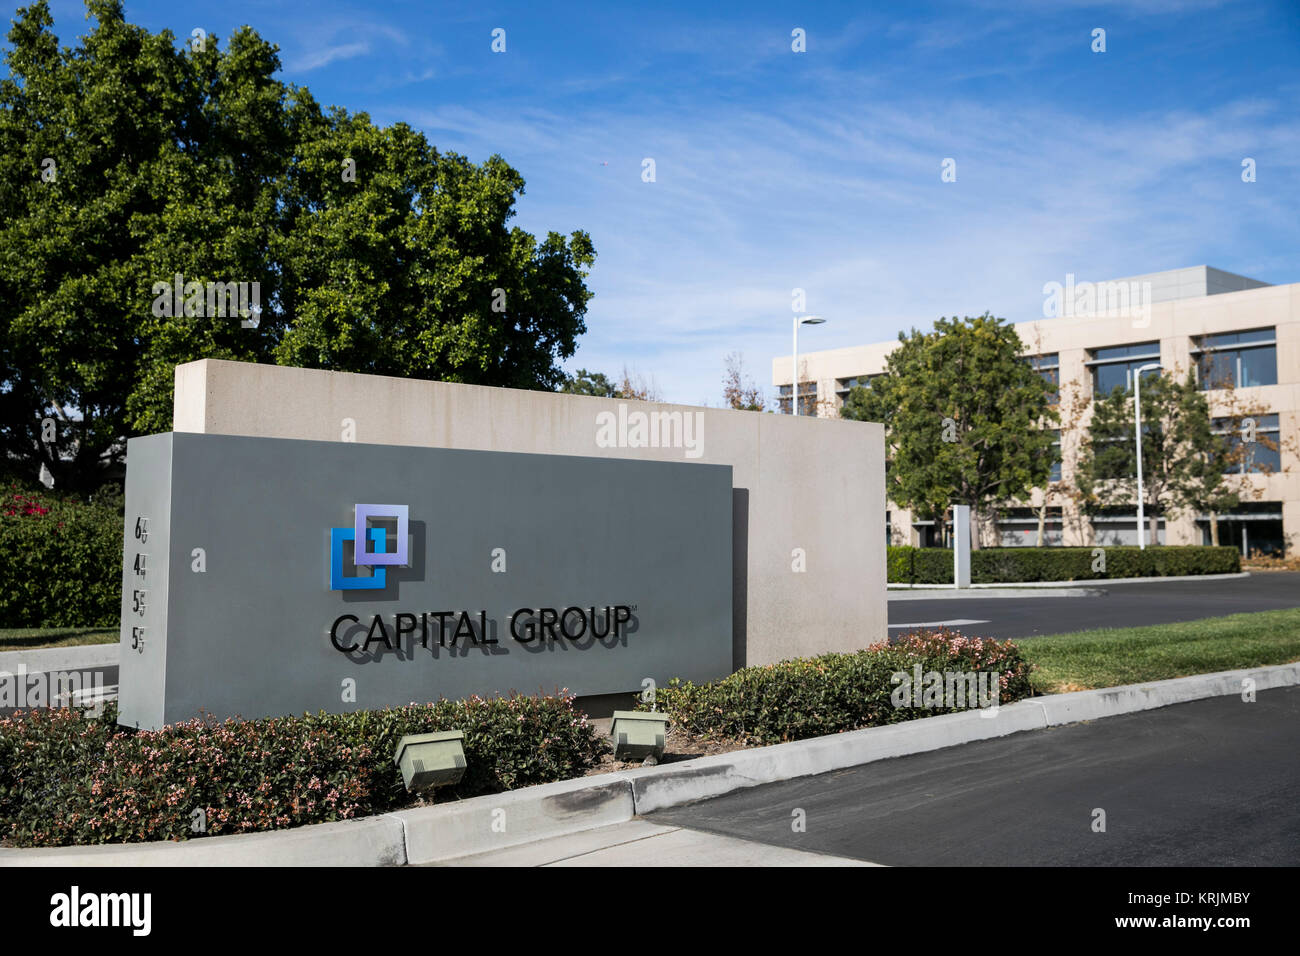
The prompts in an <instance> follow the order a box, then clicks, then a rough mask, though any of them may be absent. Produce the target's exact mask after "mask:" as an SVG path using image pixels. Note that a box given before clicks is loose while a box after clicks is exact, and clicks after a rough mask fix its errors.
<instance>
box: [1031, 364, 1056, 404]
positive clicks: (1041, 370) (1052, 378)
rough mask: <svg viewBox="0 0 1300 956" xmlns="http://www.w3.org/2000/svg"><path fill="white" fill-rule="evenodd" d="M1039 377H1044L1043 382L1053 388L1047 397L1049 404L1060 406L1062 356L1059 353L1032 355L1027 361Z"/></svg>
mask: <svg viewBox="0 0 1300 956" xmlns="http://www.w3.org/2000/svg"><path fill="white" fill-rule="evenodd" d="M1025 361H1026V362H1028V363H1029V365H1030V367H1031V368H1033V370H1034V371H1036V372H1037V373H1038V374H1039V375H1041V376H1043V381H1045V382H1046V383H1047V384H1048V385H1050V386H1052V394H1051V395H1049V396H1048V397H1047V400H1048V402H1050V403H1051V404H1053V405H1058V404H1060V401H1061V356H1060V353H1059V352H1052V353H1050V354H1048V355H1030V356H1029V357H1027V358H1026V359H1025Z"/></svg>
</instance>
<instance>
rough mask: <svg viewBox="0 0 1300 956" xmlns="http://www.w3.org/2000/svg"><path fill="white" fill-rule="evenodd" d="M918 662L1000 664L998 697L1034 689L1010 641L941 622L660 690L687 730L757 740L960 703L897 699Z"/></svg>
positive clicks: (968, 668)
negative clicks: (898, 636)
mask: <svg viewBox="0 0 1300 956" xmlns="http://www.w3.org/2000/svg"><path fill="white" fill-rule="evenodd" d="M916 664H919V665H921V670H922V672H923V673H924V672H929V671H939V672H941V673H942V672H947V671H958V672H964V673H969V672H976V671H989V672H992V671H996V672H998V674H999V678H998V683H999V685H1000V694H999V702H1000V703H1004V704H1008V703H1011V702H1012V701H1016V700H1020V699H1021V698H1023V697H1028V696H1029V695H1030V693H1031V690H1030V686H1029V671H1030V666H1031V665H1030V664H1029V662H1028V661H1026V660H1025V658H1024V657H1023V655H1022V654H1021V652H1020V648H1019V647H1017V646H1016V645H1015V644H1013V643H1012V642H1011V641H1001V642H999V641H994V640H990V639H987V638H979V637H965V636H963V635H962V634H961V633H960V632H958V631H951V630H948V629H946V628H940V629H938V630H935V631H918V632H915V633H913V634H910V635H908V636H907V637H906V638H904V639H903V640H901V641H900V642H899V643H897V644H892V645H891V644H884V643H881V644H873V645H872V646H871V647H868V648H866V649H865V650H861V651H857V652H855V653H851V654H824V655H822V656H821V657H807V658H797V659H795V660H789V661H782V662H781V663H779V664H768V665H765V666H758V667H746V668H745V669H743V670H740V671H737V672H736V673H734V674H732V675H731V676H729V677H724V678H723V679H722V680H719V681H713V682H711V683H708V684H694V683H691V682H689V681H679V680H672V681H670V682H669V683H668V685H667V686H666V687H661V688H659V689H658V691H657V692H656V698H657V699H656V707H657V708H658V709H659V710H662V711H666V712H667V713H668V715H669V717H670V719H671V720H672V722H673V723H674V725H676V726H678V727H680V728H682V729H684V730H686V731H687V732H689V733H692V734H695V735H698V736H703V737H733V738H738V739H742V740H746V741H748V742H750V743H756V744H771V743H778V742H780V741H784V740H801V739H803V738H805V737H817V736H820V735H823V734H834V733H840V732H842V731H845V730H856V729H858V728H861V727H874V726H878V725H881V724H890V723H896V722H898V721H903V720H911V719H913V718H916V717H933V716H935V715H936V714H943V713H951V712H952V711H954V710H956V709H957V708H944V707H933V706H931V707H912V706H903V707H896V706H895V704H894V701H893V699H892V697H891V695H892V694H893V691H894V689H895V688H896V687H897V686H898V684H897V683H896V682H894V681H893V679H892V678H893V675H894V674H895V673H897V672H899V671H903V672H905V673H907V674H909V675H910V674H912V673H914V671H913V667H914V665H916ZM640 706H641V707H642V709H648V707H649V705H645V704H643V705H640Z"/></svg>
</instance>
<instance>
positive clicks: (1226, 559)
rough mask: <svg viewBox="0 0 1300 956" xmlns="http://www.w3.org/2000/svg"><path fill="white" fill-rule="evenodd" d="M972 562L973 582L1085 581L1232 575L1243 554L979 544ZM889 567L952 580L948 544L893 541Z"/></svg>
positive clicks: (907, 578) (893, 578) (932, 580)
mask: <svg viewBox="0 0 1300 956" xmlns="http://www.w3.org/2000/svg"><path fill="white" fill-rule="evenodd" d="M1103 562H1104V563H1103ZM970 565H971V569H970V576H971V581H972V582H973V583H975V584H1009V583H1013V582H1016V581H1086V580H1100V579H1105V578H1146V577H1176V576H1179V575H1185V574H1235V573H1236V572H1238V571H1240V570H1241V554H1240V553H1239V552H1238V551H1237V549H1236V548H1232V547H1217V548H1215V547H1203V546H1200V545H1178V546H1167V545H1162V546H1160V547H1152V548H1147V549H1146V550H1145V551H1143V550H1140V549H1138V548H1133V547H1101V546H1098V547H1095V548H1057V547H1053V548H981V549H979V550H977V551H972V552H971V556H970ZM887 569H888V574H889V583H891V584H951V583H952V552H951V551H950V550H948V549H947V548H913V547H894V546H891V547H889V549H888V557H887Z"/></svg>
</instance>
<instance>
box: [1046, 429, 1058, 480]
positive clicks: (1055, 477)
mask: <svg viewBox="0 0 1300 956" xmlns="http://www.w3.org/2000/svg"><path fill="white" fill-rule="evenodd" d="M1052 434H1053V435H1054V436H1056V440H1055V441H1054V442H1052V453H1053V455H1054V456H1055V457H1054V458H1053V460H1052V474H1051V476H1050V477H1049V478H1048V479H1047V480H1048V481H1060V480H1061V430H1060V429H1059V428H1053V429H1052Z"/></svg>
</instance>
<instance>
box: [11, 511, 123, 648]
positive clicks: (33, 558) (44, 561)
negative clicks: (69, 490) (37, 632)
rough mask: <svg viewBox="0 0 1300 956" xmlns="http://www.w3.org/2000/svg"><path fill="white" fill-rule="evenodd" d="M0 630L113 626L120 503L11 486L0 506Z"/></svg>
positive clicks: (118, 600)
mask: <svg viewBox="0 0 1300 956" xmlns="http://www.w3.org/2000/svg"><path fill="white" fill-rule="evenodd" d="M0 555H3V560H0V626H3V627H101V626H105V627H112V626H115V625H116V624H117V621H118V616H119V615H120V613H121V606H122V498H121V494H120V492H116V491H114V492H112V493H109V492H108V491H105V492H104V493H103V494H99V495H96V496H95V500H94V502H93V503H91V504H85V503H82V502H79V501H77V500H75V499H66V500H61V499H59V498H55V497H51V496H49V495H47V494H45V493H44V492H43V491H27V490H24V489H23V488H22V487H21V486H19V485H11V486H10V489H9V491H8V493H7V494H6V495H5V496H4V502H3V504H2V505H0Z"/></svg>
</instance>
